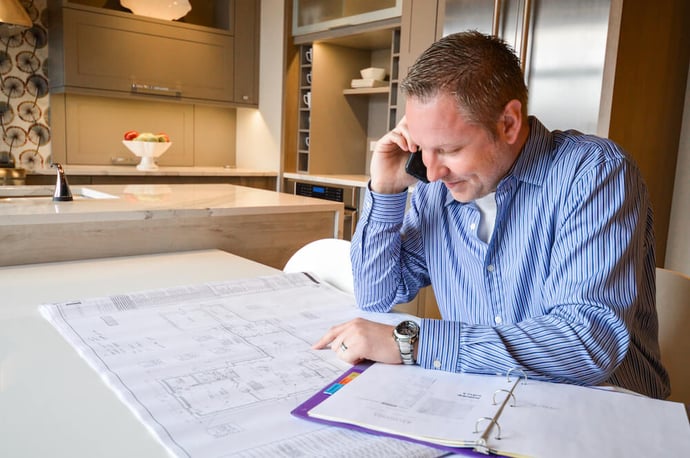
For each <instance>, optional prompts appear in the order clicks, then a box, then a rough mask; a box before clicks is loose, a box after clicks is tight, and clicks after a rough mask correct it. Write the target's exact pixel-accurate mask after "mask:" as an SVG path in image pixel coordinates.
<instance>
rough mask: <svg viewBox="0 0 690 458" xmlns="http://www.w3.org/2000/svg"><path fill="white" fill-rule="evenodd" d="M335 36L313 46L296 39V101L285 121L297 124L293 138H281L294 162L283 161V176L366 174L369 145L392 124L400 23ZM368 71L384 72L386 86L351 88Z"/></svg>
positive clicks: (379, 25) (394, 114)
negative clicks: (377, 68)
mask: <svg viewBox="0 0 690 458" xmlns="http://www.w3.org/2000/svg"><path fill="white" fill-rule="evenodd" d="M339 32H340V34H335V35H333V34H332V35H328V36H322V38H319V39H316V40H315V41H308V40H307V38H304V37H301V38H298V39H296V40H295V42H296V43H297V44H298V52H297V53H296V56H295V59H296V60H297V62H298V64H297V66H298V68H299V71H298V75H297V77H296V78H295V79H296V83H295V85H296V89H295V90H294V92H293V93H294V94H296V96H295V98H296V99H297V102H296V104H295V109H294V113H295V114H289V115H288V116H294V118H295V119H296V122H295V125H296V134H293V135H289V134H288V135H286V144H285V151H286V155H287V156H292V155H294V157H295V159H292V160H290V159H288V160H286V161H285V164H286V166H285V171H288V172H300V173H310V174H333V173H337V174H365V173H366V171H367V169H368V149H369V147H368V145H369V142H371V141H374V140H377V139H378V138H379V137H381V136H382V135H383V134H385V133H386V132H387V131H388V129H389V126H390V125H391V122H393V123H394V122H395V117H396V109H397V105H396V97H397V84H398V80H397V75H398V61H399V54H398V51H399V47H400V27H399V23H385V24H383V25H381V24H378V25H376V26H375V27H374V28H373V30H372V29H358V32H356V33H352V34H350V33H342V32H343V31H342V30H341V31H339ZM367 67H383V68H385V69H386V70H387V74H388V79H387V85H386V86H384V87H378V88H358V89H352V88H351V82H352V80H353V79H359V78H361V76H360V70H361V69H363V68H367ZM391 88H393V90H391ZM290 97H292V96H290ZM289 164H295V165H294V167H291V166H290V165H289Z"/></svg>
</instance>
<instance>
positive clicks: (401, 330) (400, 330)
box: [393, 320, 419, 364]
mask: <svg viewBox="0 0 690 458" xmlns="http://www.w3.org/2000/svg"><path fill="white" fill-rule="evenodd" d="M418 337H419V325H418V324H417V323H415V322H414V321H409V320H407V321H403V322H401V323H400V324H398V325H397V326H396V327H395V329H393V338H394V339H395V341H396V342H397V343H398V348H400V357H401V358H402V362H403V364H416V361H415V359H414V343H415V342H416V341H417V338H418Z"/></svg>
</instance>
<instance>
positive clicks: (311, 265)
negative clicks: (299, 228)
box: [283, 239, 354, 294]
mask: <svg viewBox="0 0 690 458" xmlns="http://www.w3.org/2000/svg"><path fill="white" fill-rule="evenodd" d="M283 271H284V272H311V273H314V274H316V275H317V276H318V277H319V278H320V279H321V280H323V281H325V282H326V283H328V284H330V285H331V286H334V287H336V288H338V289H339V290H341V291H344V292H346V293H349V294H354V285H353V279H352V262H351V261H350V242H349V241H347V240H341V239H321V240H316V241H314V242H310V243H308V244H306V245H305V246H303V247H302V248H300V249H299V250H297V251H296V252H295V254H293V255H292V257H290V259H289V260H288V262H287V264H285V267H284V268H283Z"/></svg>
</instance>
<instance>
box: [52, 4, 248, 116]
mask: <svg viewBox="0 0 690 458" xmlns="http://www.w3.org/2000/svg"><path fill="white" fill-rule="evenodd" d="M59 3H60V2H50V4H51V11H50V14H51V18H52V19H51V23H52V25H51V28H50V31H49V33H50V41H49V42H50V55H51V59H50V61H51V65H52V67H51V69H50V74H51V79H50V81H51V90H52V91H53V92H58V93H59V92H81V93H87V94H103V95H108V96H125V97H138V98H141V99H146V98H149V99H155V100H169V101H184V102H187V103H208V104H221V105H237V106H243V105H245V106H256V105H257V104H258V54H259V48H258V46H259V44H258V43H259V40H258V33H259V8H260V0H229V1H228V0H216V1H215V2H213V1H211V2H208V1H207V2H203V1H196V2H195V1H192V2H191V3H192V10H191V11H190V12H189V13H188V14H187V15H186V16H184V17H183V18H181V19H180V20H177V21H169V20H161V19H156V18H151V17H146V16H140V15H136V14H133V13H131V12H128V11H127V10H125V9H124V8H121V7H120V6H119V5H118V6H117V7H115V8H109V7H108V6H107V5H111V4H113V2H104V1H103V0H73V1H65V2H62V4H61V5H60V4H59ZM115 3H117V2H115ZM99 4H102V5H99Z"/></svg>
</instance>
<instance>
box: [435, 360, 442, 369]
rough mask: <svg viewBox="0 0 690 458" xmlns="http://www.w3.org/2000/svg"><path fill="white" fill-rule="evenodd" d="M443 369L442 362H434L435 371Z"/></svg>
mask: <svg viewBox="0 0 690 458" xmlns="http://www.w3.org/2000/svg"><path fill="white" fill-rule="evenodd" d="M440 368H441V361H439V360H436V361H434V369H440Z"/></svg>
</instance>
